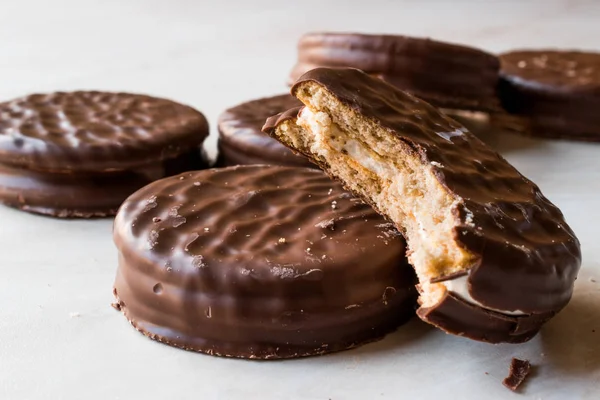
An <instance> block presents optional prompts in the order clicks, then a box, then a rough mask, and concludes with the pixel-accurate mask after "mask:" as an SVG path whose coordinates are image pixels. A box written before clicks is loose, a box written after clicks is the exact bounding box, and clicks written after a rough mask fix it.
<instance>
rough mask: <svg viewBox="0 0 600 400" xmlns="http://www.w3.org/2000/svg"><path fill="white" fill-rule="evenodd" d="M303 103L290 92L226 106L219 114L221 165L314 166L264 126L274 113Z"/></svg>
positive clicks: (218, 164) (219, 159)
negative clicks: (263, 130)
mask: <svg viewBox="0 0 600 400" xmlns="http://www.w3.org/2000/svg"><path fill="white" fill-rule="evenodd" d="M301 104H302V103H300V101H298V99H296V98H295V97H294V96H291V95H289V94H284V95H279V96H274V97H267V98H264V99H258V100H252V101H248V102H246V103H242V104H240V105H238V106H235V107H232V108H230V109H228V110H226V111H225V112H224V113H223V114H221V116H220V117H219V122H218V127H219V156H218V158H217V166H218V167H228V166H233V165H245V164H268V165H289V166H295V167H313V168H314V164H313V163H311V162H310V161H309V160H308V159H307V158H306V157H304V156H303V155H297V154H294V153H293V152H292V151H291V150H290V149H289V148H287V147H286V146H284V145H282V144H281V143H279V142H278V141H277V140H275V139H273V138H271V137H270V136H268V135H265V134H264V133H263V132H262V131H261V128H262V126H263V124H264V123H265V120H266V119H267V118H269V117H270V116H271V115H275V114H277V113H280V112H282V111H285V110H287V109H289V108H291V107H295V106H299V105H301Z"/></svg>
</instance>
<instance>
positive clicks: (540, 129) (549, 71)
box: [500, 50, 600, 141]
mask: <svg viewBox="0 0 600 400" xmlns="http://www.w3.org/2000/svg"><path fill="white" fill-rule="evenodd" d="M500 60H501V65H502V70H501V82H500V95H501V97H502V101H503V103H504V106H505V108H506V109H507V110H508V111H510V112H511V113H513V114H514V115H516V116H520V117H523V119H522V120H521V121H520V123H521V125H523V127H521V129H520V130H524V131H525V132H526V133H530V134H532V135H535V136H541V137H550V138H562V139H574V140H584V141H600V115H599V114H598V112H597V110H598V109H599V108H600V53H593V52H581V51H557V50H536V51H528V50H523V51H513V52H509V53H505V54H502V55H501V56H500Z"/></svg>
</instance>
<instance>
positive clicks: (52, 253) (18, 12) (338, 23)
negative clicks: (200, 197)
mask: <svg viewBox="0 0 600 400" xmlns="http://www.w3.org/2000/svg"><path fill="white" fill-rule="evenodd" d="M217 3H219V4H218V5H217ZM336 3H339V5H337V6H336V5H335V4H336ZM310 30H345V31H360V32H374V33H377V32H389V33H404V34H410V35H418V36H431V37H433V38H438V39H443V40H448V41H455V42H463V43H468V44H472V45H475V46H479V47H481V48H484V49H487V50H490V51H502V50H506V49H510V48H515V47H527V46H529V47H532V46H545V47H549V46H557V47H577V48H587V49H595V50H599V49H600V2H594V1H593V0H591V1H588V2H586V1H568V0H565V1H542V0H540V1H501V0H498V1H480V2H475V1H444V0H438V1H429V2H426V1H405V2H401V1H376V0H368V1H366V0H361V1H354V0H346V1H339V2H334V1H329V2H327V1H325V0H321V1H315V0H305V1H303V2H297V1H295V2H291V1H289V2H288V1H284V0H279V1H277V2H275V1H269V2H268V1H263V0H254V1H242V0H239V1H230V2H226V1H221V2H219V1H216V0H215V1H209V0H206V1H200V0H197V1H195V0H170V1H163V0H147V1H143V0H104V1H103V0H95V1H85V0H38V1H27V0H14V1H13V0H1V1H0V77H1V78H0V99H3V100H4V99H6V100H8V99H10V98H12V97H17V96H21V95H24V94H27V93H30V92H45V91H53V90H71V89H101V90H123V91H132V92H142V93H148V94H152V95H158V96H163V97H168V98H172V99H174V100H178V101H181V102H184V103H188V104H190V105H193V106H195V107H197V108H199V109H200V110H202V111H203V112H204V113H205V114H206V115H207V116H208V118H209V120H210V122H211V124H212V128H213V134H214V133H215V132H214V124H215V121H216V118H217V116H218V114H219V112H220V111H222V110H223V109H224V108H226V107H228V106H232V105H234V104H236V103H238V102H241V101H244V100H249V99H252V98H257V97H260V96H266V95H271V94H276V93H281V92H283V91H285V90H286V87H285V86H284V82H285V79H286V77H287V73H288V71H289V69H290V67H291V66H292V64H293V62H294V57H295V44H296V40H297V39H298V37H299V36H300V35H301V34H302V33H303V32H305V31H310ZM485 140H488V141H489V142H490V143H491V144H492V145H494V146H496V147H497V149H498V150H499V151H501V152H502V153H503V154H504V155H505V156H506V157H507V158H508V159H509V160H510V161H511V162H513V163H514V164H515V165H516V166H517V168H518V169H520V170H521V172H523V173H524V174H525V175H526V176H528V177H529V178H531V179H532V180H534V181H535V182H536V183H538V184H539V185H540V187H541V188H542V190H543V191H544V193H545V194H546V195H547V196H548V197H549V198H550V199H551V200H552V201H553V202H555V203H556V204H557V205H558V206H559V207H561V208H562V210H563V211H564V214H565V215H566V218H567V221H568V222H569V223H570V225H571V226H572V228H573V229H574V230H575V232H576V233H577V234H578V236H579V238H580V240H581V244H582V249H583V258H584V261H583V266H582V269H581V273H580V275H579V279H578V281H577V283H576V286H575V294H574V297H573V299H572V301H571V303H570V304H569V306H568V307H567V308H566V309H565V310H564V311H563V312H562V313H560V314H559V315H558V316H557V317H556V318H555V319H554V320H552V321H551V322H550V323H549V324H548V325H547V326H546V327H545V328H544V329H543V330H542V332H541V334H539V335H538V336H537V337H536V338H534V339H533V340H532V341H530V342H529V343H526V344H523V345H498V346H492V345H487V344H482V343H476V342H472V341H469V340H467V339H462V338H458V337H453V336H447V335H445V334H444V333H442V332H439V331H437V330H434V329H431V328H429V327H428V326H426V325H425V324H423V323H422V322H420V321H418V320H416V319H415V320H413V321H412V322H410V323H409V324H408V325H406V326H404V327H402V328H401V329H400V330H399V331H398V332H397V333H394V334H392V335H389V336H388V337H387V338H386V339H385V340H384V341H381V342H378V343H374V344H370V345H367V346H364V347H362V348H359V349H356V350H352V351H348V352H343V353H338V354H334V355H329V356H323V357H318V358H308V359H301V360H291V361H284V362H250V361H240V360H230V359H219V358H214V357H210V356H205V355H200V354H195V353H188V352H185V351H182V350H177V349H174V348H170V347H168V346H164V345H160V344H158V343H155V342H153V341H150V340H148V339H146V338H144V337H143V336H141V335H140V334H138V333H137V332H136V331H135V330H134V329H132V328H131V326H129V324H128V323H127V322H126V321H125V318H123V316H122V315H121V314H119V313H117V312H116V311H115V310H113V309H112V308H111V307H110V303H111V302H112V300H113V299H112V294H111V289H112V282H113V278H114V273H115V268H116V251H115V248H114V247H113V244H112V240H111V224H112V221H111V220H94V221H61V220H55V219H50V218H44V217H39V216H34V215H30V214H27V213H24V212H19V211H16V210H12V209H9V208H5V207H0V399H2V400H5V399H6V400H12V399H78V400H79V399H142V398H143V399H164V400H170V399H203V400H204V399H244V400H251V399H260V400H270V399H311V400H312V399H315V400H316V399H320V400H327V399H332V400H341V399H361V400H362V399H365V400H371V399H440V398H443V399H486V398H500V399H503V398H507V399H511V398H515V399H516V398H531V399H599V398H600V244H599V243H598V240H599V239H598V237H599V235H598V234H599V232H600V227H599V226H600V194H599V192H600V146H598V145H593V144H581V143H567V142H552V141H535V140H531V139H524V138H520V137H517V136H511V135H504V136H497V135H496V136H494V135H492V136H490V135H488V136H486V137H485ZM208 144H209V148H211V149H214V144H215V141H214V136H213V137H212V138H211V140H209V143H208ZM513 356H517V357H520V358H527V359H530V360H531V362H532V363H533V364H534V365H535V366H536V368H535V374H534V375H533V376H531V379H529V381H528V382H527V384H526V386H525V387H524V391H523V394H521V395H517V394H513V393H511V392H509V391H508V390H507V389H506V388H504V387H503V386H502V384H501V380H502V379H503V378H504V377H505V375H506V374H507V370H508V364H509V360H510V358H511V357H513Z"/></svg>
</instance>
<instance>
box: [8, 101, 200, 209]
mask: <svg viewBox="0 0 600 400" xmlns="http://www.w3.org/2000/svg"><path fill="white" fill-rule="evenodd" d="M206 136H208V124H207V122H206V119H205V118H204V116H203V115H202V114H201V113H200V112H198V111H196V110H194V109H192V108H190V107H187V106H184V105H181V104H178V103H175V102H172V101H169V100H164V99H159V98H155V97H150V96H144V95H136V94H127V93H103V92H70V93H64V92H57V93H51V94H34V95H30V96H27V97H23V98H19V99H16V100H12V101H8V102H5V103H0V202H2V203H4V204H6V205H9V206H12V207H16V208H20V209H22V210H25V211H30V212H35V213H39V214H46V215H50V216H55V217H84V218H85V217H100V216H108V215H114V214H115V213H116V211H117V209H118V208H119V206H120V205H121V203H122V202H123V200H125V199H126V198H127V196H129V195H130V194H131V193H133V192H135V191H136V190H137V189H139V188H140V187H142V186H144V185H146V184H148V183H150V182H152V181H154V180H157V179H160V178H163V177H165V176H169V175H173V174H177V173H180V172H183V171H188V170H190V169H199V168H202V167H203V166H204V164H205V163H204V160H203V157H202V156H201V151H200V146H201V145H202V142H203V141H204V139H205V138H206Z"/></svg>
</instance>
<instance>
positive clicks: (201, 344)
mask: <svg viewBox="0 0 600 400" xmlns="http://www.w3.org/2000/svg"><path fill="white" fill-rule="evenodd" d="M114 239H115V243H116V245H117V248H118V250H119V268H118V271H117V278H116V281H115V295H116V296H117V299H118V303H117V304H118V308H120V309H121V310H123V312H124V313H125V316H126V317H127V319H128V320H129V321H130V322H131V323H132V324H133V326H135V327H136V328H137V329H138V330H139V331H140V332H142V333H143V334H145V335H146V336H149V337H150V338H152V339H155V340H158V341H161V342H163V343H167V344H170V345H172V346H177V347H181V348H184V349H186V350H193V351H199V352H203V353H207V354H211V355H217V356H228V357H241V358H256V359H270V358H293V357H302V356H310V355H318V354H323V353H328V352H332V351H338V350H344V349H347V348H351V347H354V346H358V345H361V344H363V343H366V342H369V341H373V340H376V339H379V338H381V337H383V336H384V335H385V334H387V333H389V332H391V331H392V330H394V329H395V328H396V327H398V325H400V324H402V323H403V322H404V321H406V320H407V319H408V318H409V317H410V316H411V315H413V314H414V305H415V301H416V291H415V290H414V284H415V277H414V273H413V271H412V269H411V268H410V267H409V266H408V265H407V263H406V259H405V256H404V253H405V243H404V240H403V239H402V237H401V236H400V235H399V233H398V231H397V230H395V229H394V228H393V225H392V224H390V223H388V222H386V221H385V220H384V219H383V218H382V217H380V216H379V215H378V214H377V213H375V212H374V211H373V209H372V208H371V207H369V206H368V205H366V204H364V203H362V202H361V201H360V200H358V199H356V198H354V197H352V196H351V195H350V194H349V193H347V192H345V191H344V190H343V189H342V187H341V185H340V184H338V183H336V182H334V181H332V180H331V179H329V178H328V177H327V176H326V175H325V174H324V173H322V172H321V171H319V170H316V169H309V168H294V167H283V166H260V165H253V166H240V167H230V168H224V169H211V170H205V171H200V172H190V173H184V174H181V175H179V176H175V177H171V178H167V179H163V180H161V181H158V182H155V183H152V184H150V185H148V186H146V187H145V188H143V189H141V190H140V191H138V192H137V193H135V194H133V195H132V196H131V197H130V198H129V199H127V201H125V203H124V204H123V206H122V207H121V210H120V211H119V213H118V215H117V218H116V220H115V225H114Z"/></svg>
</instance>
